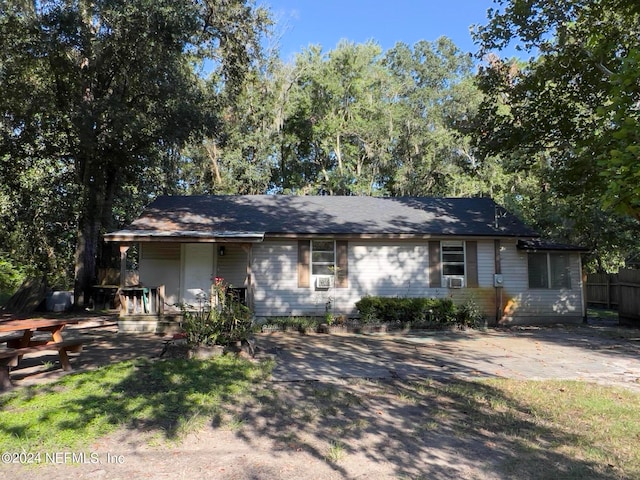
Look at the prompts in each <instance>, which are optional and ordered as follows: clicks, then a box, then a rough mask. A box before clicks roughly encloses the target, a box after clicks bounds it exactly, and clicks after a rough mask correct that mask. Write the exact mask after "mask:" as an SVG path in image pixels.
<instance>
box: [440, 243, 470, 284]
mask: <svg viewBox="0 0 640 480" xmlns="http://www.w3.org/2000/svg"><path fill="white" fill-rule="evenodd" d="M441 252H442V253H441V255H442V258H441V263H442V278H443V279H444V286H449V285H450V283H451V282H458V284H457V286H460V287H462V286H463V284H464V276H465V258H464V257H465V251H464V242H442V244H441Z"/></svg>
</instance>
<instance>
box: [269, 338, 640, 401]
mask: <svg viewBox="0 0 640 480" xmlns="http://www.w3.org/2000/svg"><path fill="white" fill-rule="evenodd" d="M259 345H260V346H261V347H262V348H263V349H265V351H267V352H269V353H270V354H272V355H273V356H274V358H275V359H276V362H277V364H276V367H275V369H274V371H273V380H274V381H276V382H291V381H306V380H317V381H328V380H331V379H337V378H377V379H386V378H402V379H413V378H429V377H430V378H437V379H442V378H446V377H451V376H455V377H457V378H465V379H471V378H483V377H505V378H515V379H575V380H585V381H591V382H598V383H605V384H614V385H620V386H624V387H628V388H631V389H636V390H640V331H638V330H629V329H621V328H607V327H604V328H603V327H594V326H571V327H569V326H566V327H565V326H556V327H545V328H534V327H529V328H520V329H509V330H488V331H486V332H481V331H475V330H467V331H453V332H414V333H409V334H397V335H393V334H369V335H362V334H340V335H335V334H332V335H326V334H325V335H323V334H310V335H304V336H302V335H299V334H295V333H271V334H263V335H261V336H260V337H259Z"/></svg>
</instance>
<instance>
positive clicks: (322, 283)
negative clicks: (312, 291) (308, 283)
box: [316, 275, 333, 288]
mask: <svg viewBox="0 0 640 480" xmlns="http://www.w3.org/2000/svg"><path fill="white" fill-rule="evenodd" d="M331 287H333V277H332V276H331V275H322V276H320V277H316V288H331Z"/></svg>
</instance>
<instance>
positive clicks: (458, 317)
mask: <svg viewBox="0 0 640 480" xmlns="http://www.w3.org/2000/svg"><path fill="white" fill-rule="evenodd" d="M474 305H475V304H474ZM356 308H357V309H358V312H359V313H360V321H361V322H362V323H365V324H366V323H375V322H385V323H410V324H411V325H413V326H415V327H422V326H434V325H441V326H444V325H451V324H454V323H456V322H461V321H464V322H465V323H463V324H464V325H473V324H474V323H475V322H476V319H477V316H478V314H479V315H482V313H481V312H480V309H479V307H478V306H477V305H475V307H473V305H472V304H470V303H465V305H464V306H463V307H460V308H457V307H456V305H455V304H454V303H453V300H451V299H450V298H399V297H373V296H365V297H362V298H361V299H360V300H359V301H358V302H356Z"/></svg>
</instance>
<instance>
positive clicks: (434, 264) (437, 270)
mask: <svg viewBox="0 0 640 480" xmlns="http://www.w3.org/2000/svg"><path fill="white" fill-rule="evenodd" d="M429 287H430V288H441V287H442V266H441V265H440V242H438V241H435V242H433V241H432V242H429Z"/></svg>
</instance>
